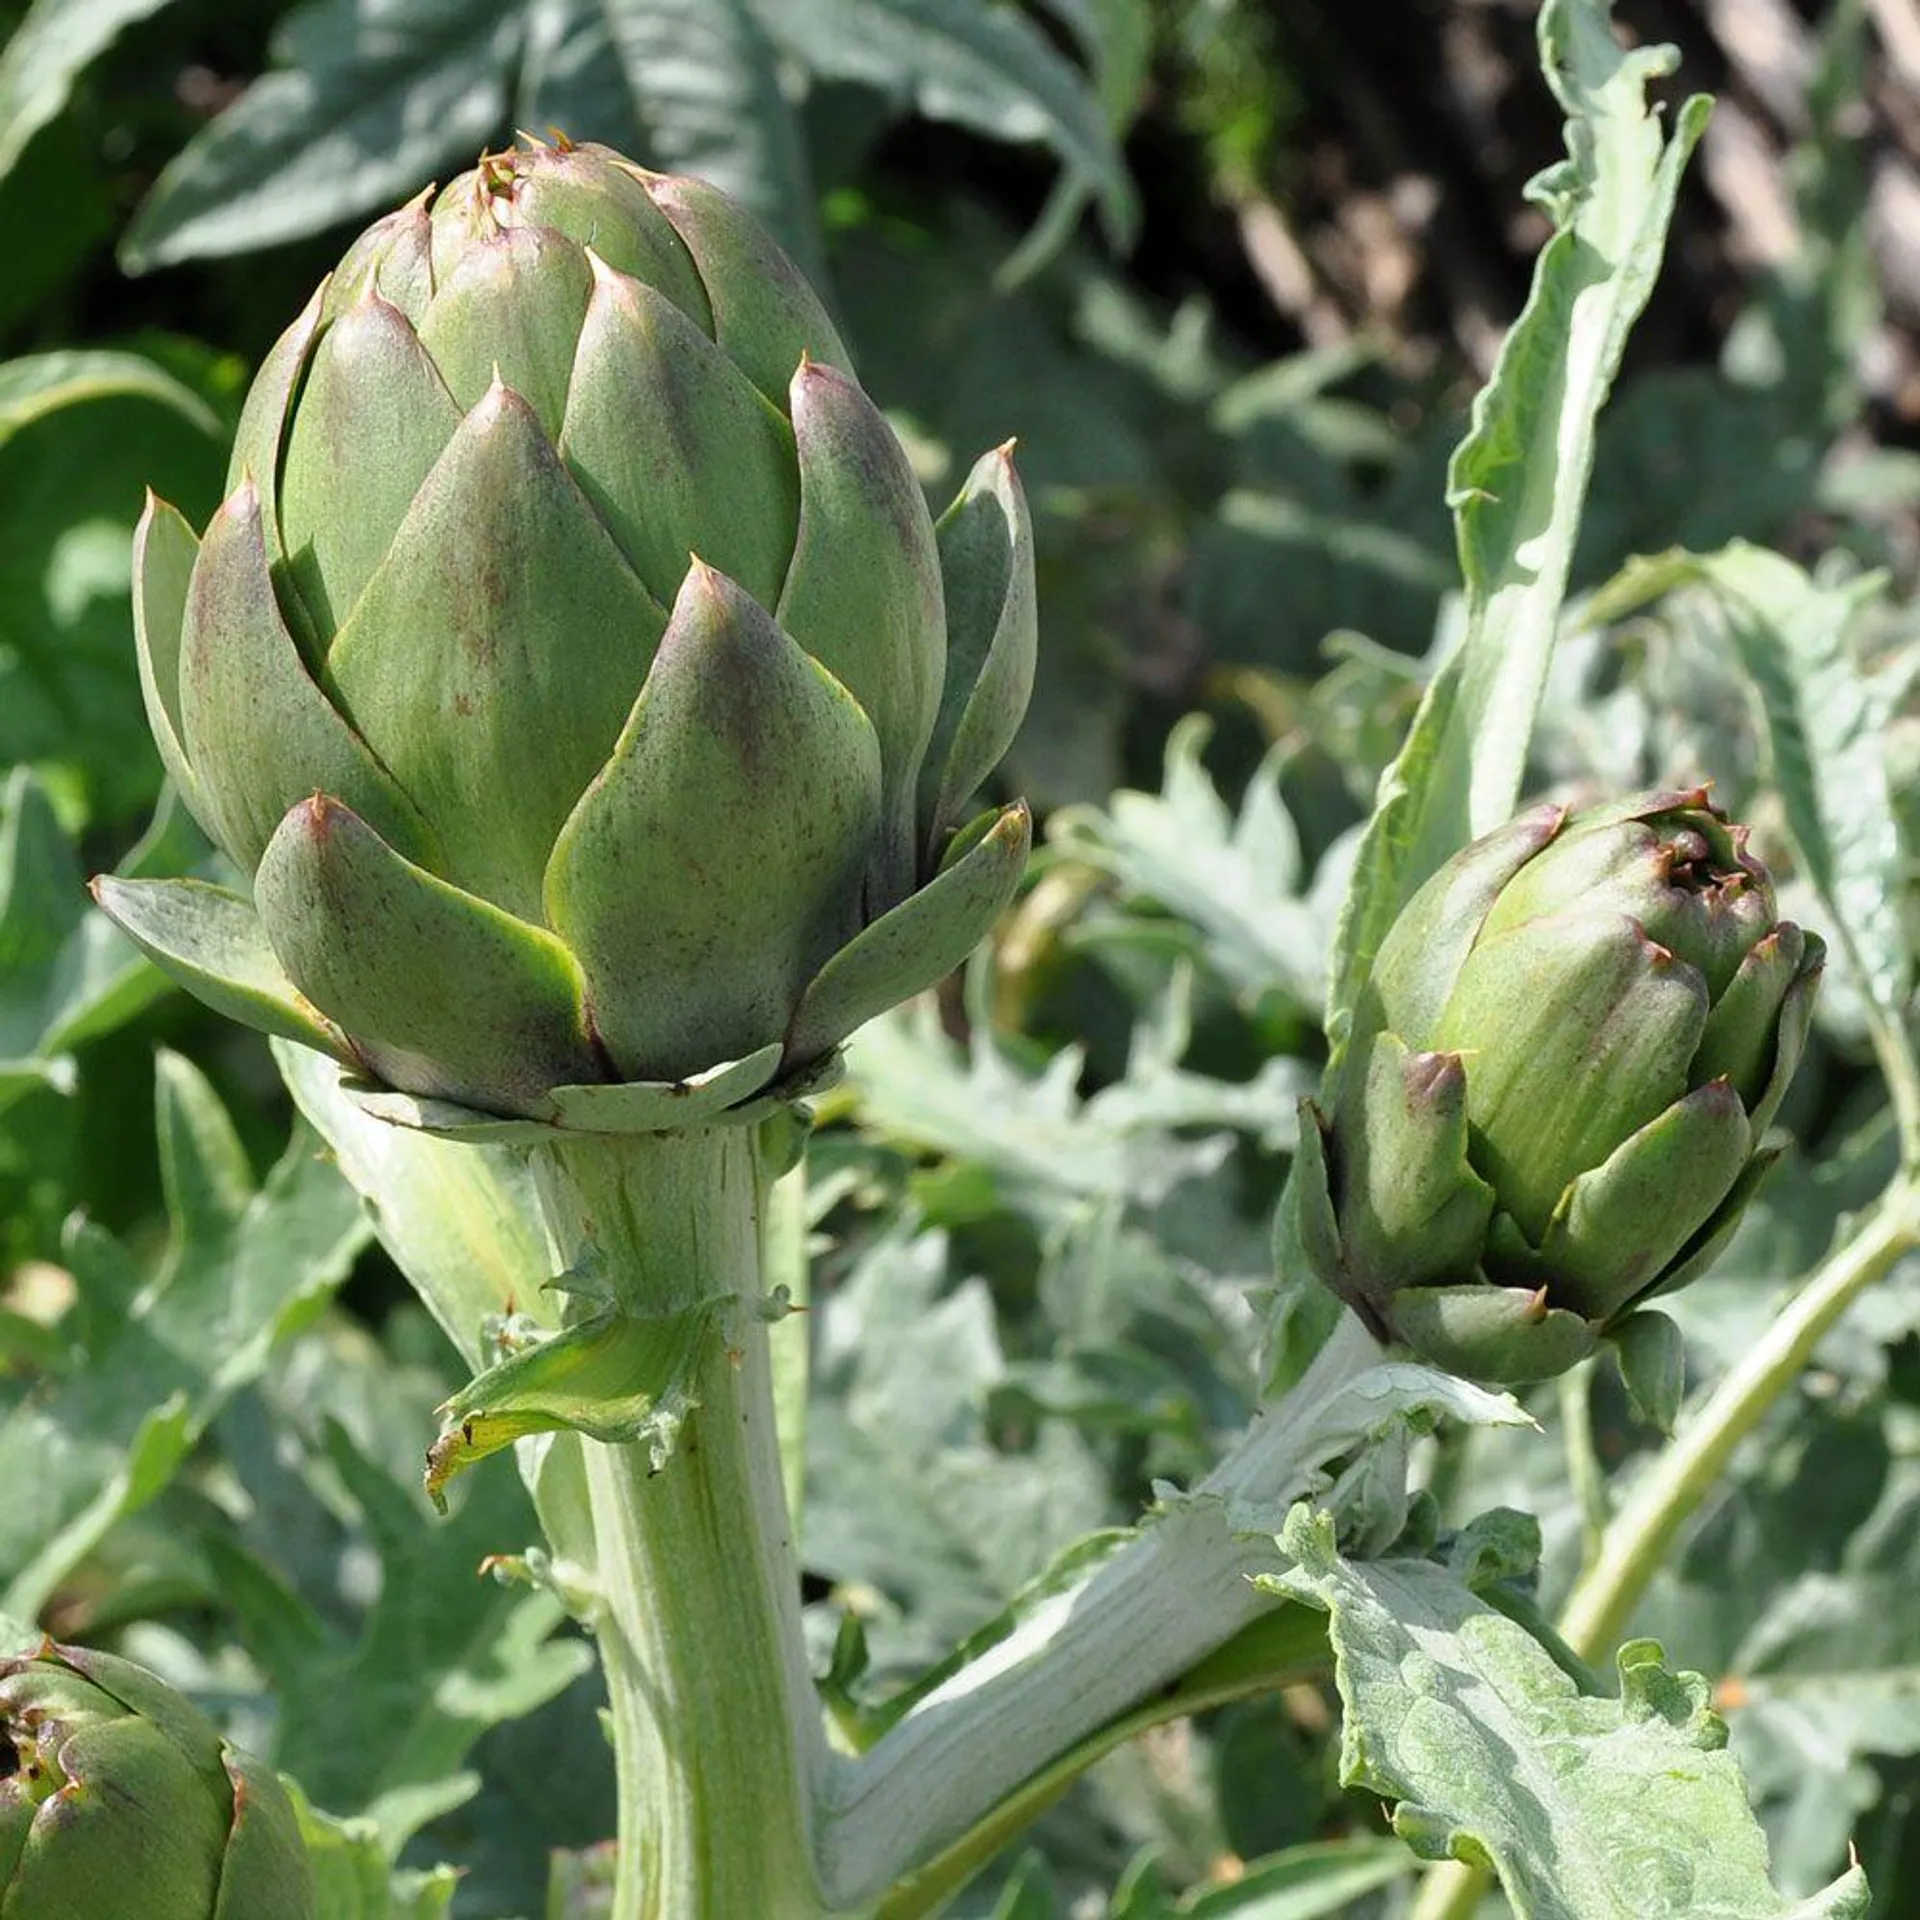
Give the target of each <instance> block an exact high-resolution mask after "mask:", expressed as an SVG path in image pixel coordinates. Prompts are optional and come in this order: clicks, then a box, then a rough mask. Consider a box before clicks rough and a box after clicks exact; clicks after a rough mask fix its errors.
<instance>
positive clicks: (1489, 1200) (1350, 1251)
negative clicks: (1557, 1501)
mask: <svg viewBox="0 0 1920 1920" xmlns="http://www.w3.org/2000/svg"><path fill="white" fill-rule="evenodd" d="M1746 840H1747V836H1746V830H1745V829H1744V828H1743V827H1738V826H1733V825H1731V824H1729V822H1728V821H1727V819H1726V817H1725V816H1724V815H1723V814H1722V813H1720V812H1719V811H1718V810H1717V809H1716V808H1714V807H1713V806H1711V805H1709V803H1708V800H1707V795H1706V791H1705V789H1704V788H1700V789H1696V790H1693V791H1691V792H1684V793H1652V794H1642V795H1639V796H1636V797H1635V798H1632V799H1629V800H1625V801H1622V802H1620V803H1618V804H1615V805H1609V806H1598V807H1593V808H1588V809H1584V810H1580V811H1569V810H1567V809H1566V808H1563V807H1559V806H1554V805H1547V806H1541V807H1536V808H1534V809H1533V810H1532V811H1530V812H1527V813H1524V814H1522V815H1520V816H1519V817H1518V818H1517V819H1515V820H1513V821H1511V822H1510V823H1509V824H1508V825H1506V826H1504V827H1502V828H1500V829H1498V830H1497V831H1495V832H1493V833H1491V834H1488V835H1487V836H1486V837H1485V838H1484V839H1481V840H1478V841H1475V842H1474V843H1473V845H1471V846H1469V847H1467V848H1465V849H1464V850H1463V851H1462V852H1460V853H1459V854H1457V855H1455V857H1454V858H1453V859H1452V860H1451V861H1449V862H1448V863H1447V865H1446V866H1445V867H1443V868H1442V869H1441V870H1440V871H1439V872H1438V873H1436V874H1435V875H1434V876H1433V877H1432V878H1431V879H1430V880H1428V881H1427V883H1426V884H1425V885H1424V886H1423V887H1422V888H1421V889H1420V890H1419V892H1418V893H1416V894H1415V895H1414V897H1413V899H1412V900H1411V901H1410V902H1409V903H1408V905H1407V907H1406V909H1405V911H1404V912H1403V913H1402V914H1401V915H1400V917H1399V919H1398V920H1397V921H1395V923H1394V925H1393V927H1392V928H1391V930H1390V931H1389V933H1388V935H1387V937H1386V939H1385V940H1384V941H1383V942H1382V944H1381V947H1380V951H1379V954H1378V956H1377V957H1376V959H1375V961H1374V965H1373V970H1372V973H1371V976H1370V979H1369V981H1368V984H1367V986H1366V988H1365V990H1364V991H1363V993H1362V996H1361V999H1360V1002H1359V1005H1358V1006H1357V1007H1356V1009H1355V1014H1354V1023H1353V1029H1352V1036H1351V1040H1350V1043H1349V1046H1348V1049H1347V1051H1346V1053H1345V1054H1344V1056H1343V1057H1342V1059H1341V1060H1340V1061H1339V1063H1338V1064H1337V1066H1336V1068H1335V1071H1334V1074H1333V1079H1332V1084H1331V1086H1330V1088H1329V1094H1328V1098H1329V1108H1328V1110H1326V1111H1323V1110H1322V1109H1321V1108H1320V1107H1319V1106H1318V1105H1316V1104H1315V1103H1313V1102H1311V1101H1309V1102H1307V1103H1305V1110H1304V1112H1303V1115H1302V1127H1301V1143H1300V1157H1299V1164H1298V1166H1297V1168H1296V1174H1297V1177H1298V1179H1299V1182H1300V1204H1299V1219H1300V1223H1301V1230H1302V1238H1303V1242H1304V1245H1305V1247H1306V1250H1307V1255H1308V1259H1309V1261H1310V1263H1311V1264H1312V1266H1313V1268H1314V1270H1315V1272H1316V1273H1317V1274H1318V1275H1319V1277H1320V1278H1321V1279H1322V1280H1323V1281H1324V1282H1325V1283H1326V1285H1327V1286H1329V1287H1330V1288H1332V1290H1333V1291H1334V1292H1335V1293H1336V1294H1338V1295H1339V1296H1340V1298H1341V1299H1343V1300H1344V1301H1346V1302H1347V1304H1348V1305H1349V1306H1351V1307H1352V1308H1353V1309H1354V1310H1355V1311H1356V1312H1357V1313H1358V1314H1359V1315H1360V1316H1361V1317H1362V1319H1364V1320H1365V1321H1366V1323H1367V1324H1368V1326H1369V1327H1370V1328H1371V1329H1372V1330H1373V1331H1374V1332H1375V1333H1376V1334H1377V1335H1378V1336H1380V1337H1381V1338H1382V1339H1389V1340H1398V1341H1400V1342H1402V1343H1403V1344H1404V1345H1406V1346H1407V1347H1409V1348H1411V1349H1412V1351H1413V1352H1414V1353H1415V1354H1416V1355H1418V1356H1419V1357H1420V1358H1422V1359H1424V1360H1427V1361H1429V1362H1431V1363H1432V1364H1434V1365H1436V1366H1440V1367H1444V1368H1447V1369H1448V1370H1450V1371H1452V1372H1455V1373H1460V1374H1464V1375H1467V1376H1469V1377H1471V1378H1473V1379H1476V1380H1481V1381H1486V1382H1490V1383H1493V1384H1499V1385H1513V1384H1518V1383H1521V1382H1524V1381H1530V1380H1542V1379H1547V1378H1550V1377H1551V1376H1553V1375H1554V1374H1557V1373H1561V1372H1564V1371H1565V1370H1566V1369H1567V1368H1568V1367H1570V1366H1572V1365H1573V1364H1574V1363H1575V1362H1576V1361H1578V1360H1579V1359H1581V1358H1583V1357H1584V1356H1585V1355H1586V1354H1588V1353H1590V1352H1592V1351H1593V1350H1594V1348H1595V1346H1596V1344H1597V1343H1598V1342H1599V1340H1600V1339H1601V1338H1602V1336H1611V1337H1614V1338H1616V1339H1617V1338H1618V1337H1619V1336H1620V1334H1621V1332H1622V1330H1623V1328H1625V1327H1626V1325H1627V1324H1628V1316H1630V1315H1631V1314H1633V1312H1634V1309H1635V1308H1636V1307H1637V1306H1639V1305H1640V1304H1641V1303H1642V1302H1644V1301H1646V1300H1647V1299H1648V1298H1649V1297H1650V1296H1652V1295H1654V1294H1657V1293H1661V1292H1666V1291H1670V1290H1671V1289H1673V1288H1675V1287H1678V1286H1681V1285H1683V1284H1684V1283H1685V1282H1686V1281H1688V1280H1689V1279H1691V1278H1693V1277H1694V1276H1695V1275H1696V1274H1698V1273H1699V1272H1701V1271H1702V1270H1703V1269H1704V1268H1705V1267H1706V1266H1707V1265H1708V1264H1709V1263H1710V1262H1711V1261H1712V1259H1713V1257H1714V1256H1715V1254H1716V1253H1717V1252H1718V1251H1719V1249H1720V1248H1721V1246H1722V1245H1723V1244H1724V1242H1725V1241H1726V1239H1727V1237H1728V1236H1729V1234H1730V1233H1731V1232H1732V1229H1733V1226H1734V1224H1735V1222H1736V1220H1737V1219H1738V1217H1739V1215H1740V1212H1741V1209H1742V1208H1743V1207H1744V1205H1745V1204H1746V1201H1747V1199H1748V1197H1749V1195H1750V1194H1751V1193H1752V1191H1753V1189H1754V1187H1755V1185H1756V1183H1757V1182H1758V1180H1759V1177H1760V1175H1761V1174H1762V1172H1763V1171H1764V1170H1765V1168H1766V1166H1767V1164H1768V1163H1769V1161H1770V1159H1771V1158H1772V1157H1773V1156H1772V1155H1771V1154H1770V1153H1768V1152H1766V1151H1763V1150H1762V1147H1761V1139H1762V1136H1763V1135H1764V1134H1765V1132H1766V1130H1767V1127H1768V1124H1769V1123H1770V1122H1771V1120H1772V1118H1773V1116H1774V1113H1775V1111H1776V1109H1777V1108H1778V1107H1779V1104H1780V1100H1781V1097H1782V1095H1783V1094H1784V1093H1785V1092H1786V1088H1787V1084H1788V1082H1789V1081H1790V1080H1791V1079H1792V1077H1793V1072H1794V1069H1795V1067H1796V1066H1797V1065H1798V1064H1799V1060H1800V1055H1801V1051H1802V1049H1803V1047H1804V1045H1805V1042H1806V1037H1807V1030H1808V1025H1809V1021H1810V1019H1811V1015H1812V1008H1813V999H1814V992H1815V989H1816V987H1817V985H1818V983H1819V978H1820V968H1821V959H1822V954H1823V951H1824V950H1823V948H1822V945H1821V942H1820V940H1819V938H1818V937H1817V936H1816V935H1814V934H1811V933H1807V932H1804V931H1802V929H1801V928H1799V927H1797V926H1795V925H1793V924H1792V923H1791V922H1790V921H1784V920H1782V919H1780V917H1779V915H1778V912H1777V910H1776V907H1775V902H1774V894H1773V886H1772V882H1771V881H1770V879H1769V878H1768V875H1767V872H1766V870H1765V868H1764V867H1763V866H1762V865H1761V864H1760V862H1759V861H1758V860H1756V859H1755V858H1754V857H1753V856H1752V855H1751V854H1750V853H1749V852H1748V851H1747V845H1746ZM1655 1318H1656V1317H1653V1316H1648V1317H1646V1321H1647V1322H1651V1321H1652V1320H1654V1319H1655ZM1644 1323H1645V1322H1643V1324H1644Z"/></svg>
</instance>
